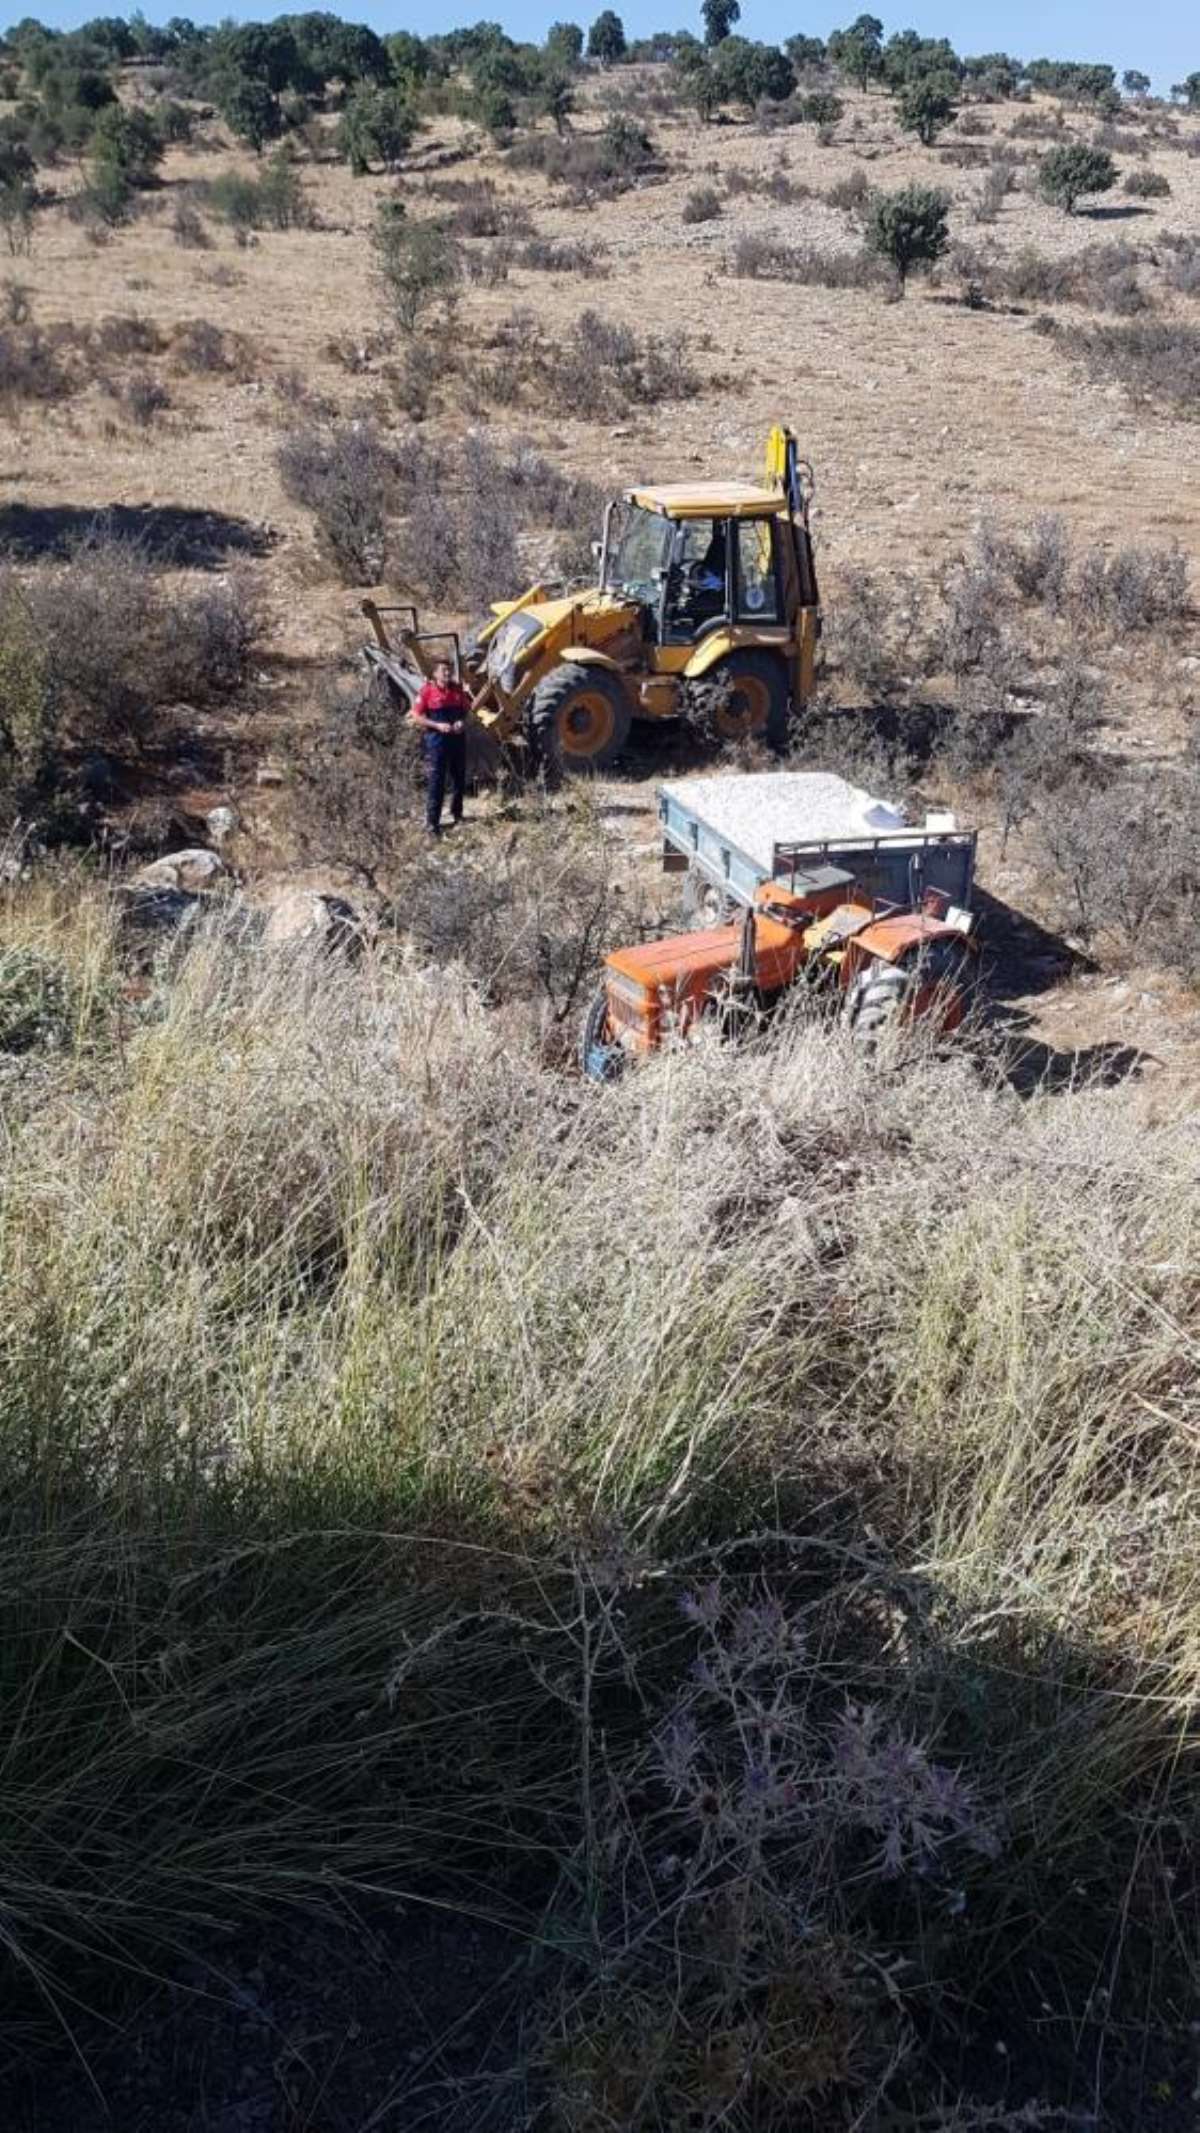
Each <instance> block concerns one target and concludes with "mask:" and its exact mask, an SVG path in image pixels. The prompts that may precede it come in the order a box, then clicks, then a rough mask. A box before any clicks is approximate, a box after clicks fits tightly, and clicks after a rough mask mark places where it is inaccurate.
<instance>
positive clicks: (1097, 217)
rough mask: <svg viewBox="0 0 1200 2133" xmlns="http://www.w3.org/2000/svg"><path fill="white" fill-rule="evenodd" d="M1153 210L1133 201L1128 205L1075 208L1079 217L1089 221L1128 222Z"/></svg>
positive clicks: (1081, 219)
mask: <svg viewBox="0 0 1200 2133" xmlns="http://www.w3.org/2000/svg"><path fill="white" fill-rule="evenodd" d="M1151 212H1152V210H1151V209H1150V208H1148V207H1138V206H1137V205H1135V203H1134V202H1133V201H1130V203H1129V205H1128V206H1127V207H1078V208H1076V210H1075V213H1076V216H1077V218H1078V219H1079V220H1080V221H1087V222H1128V221H1129V220H1130V218H1131V217H1132V216H1134V215H1149V214H1150V213H1151Z"/></svg>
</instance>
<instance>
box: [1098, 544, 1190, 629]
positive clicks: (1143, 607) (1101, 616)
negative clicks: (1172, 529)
mask: <svg viewBox="0 0 1200 2133" xmlns="http://www.w3.org/2000/svg"><path fill="white" fill-rule="evenodd" d="M1071 598H1072V602H1073V604H1074V607H1075V609H1076V611H1077V612H1078V614H1079V616H1080V617H1081V619H1082V620H1083V621H1084V622H1086V623H1088V624H1090V625H1094V626H1098V627H1100V628H1106V629H1110V630H1112V631H1114V632H1117V633H1120V634H1122V635H1124V634H1126V633H1128V632H1131V631H1135V630H1154V629H1161V628H1163V627H1166V628H1169V627H1170V626H1171V624H1172V623H1175V622H1179V621H1181V620H1182V618H1183V617H1184V616H1185V615H1186V614H1187V612H1188V559H1187V557H1186V555H1185V554H1184V552H1183V550H1182V549H1181V548H1119V549H1118V550H1117V551H1116V553H1115V554H1114V555H1107V554H1106V553H1105V551H1104V550H1103V549H1102V548H1090V549H1089V550H1088V551H1087V553H1086V554H1085V555H1084V556H1082V557H1081V558H1080V561H1079V565H1078V567H1077V569H1076V572H1075V576H1074V580H1073V583H1072V587H1071Z"/></svg>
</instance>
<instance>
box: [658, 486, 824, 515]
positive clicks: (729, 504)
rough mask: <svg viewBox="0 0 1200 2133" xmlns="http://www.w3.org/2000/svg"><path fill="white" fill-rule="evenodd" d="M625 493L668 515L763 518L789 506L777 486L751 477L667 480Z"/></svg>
mask: <svg viewBox="0 0 1200 2133" xmlns="http://www.w3.org/2000/svg"><path fill="white" fill-rule="evenodd" d="M626 493H627V494H628V497H629V499H630V502H631V503H635V504H640V505H641V506H642V508H643V510H645V511H664V512H665V513H666V515H667V517H668V518H761V517H762V516H763V514H764V512H775V511H786V509H787V500H786V498H785V497H784V496H782V495H781V493H780V491H779V490H778V489H757V488H755V486H754V484H753V482H749V481H665V482H659V483H657V484H656V485H655V487H654V488H652V489H630V490H628V491H627V492H626Z"/></svg>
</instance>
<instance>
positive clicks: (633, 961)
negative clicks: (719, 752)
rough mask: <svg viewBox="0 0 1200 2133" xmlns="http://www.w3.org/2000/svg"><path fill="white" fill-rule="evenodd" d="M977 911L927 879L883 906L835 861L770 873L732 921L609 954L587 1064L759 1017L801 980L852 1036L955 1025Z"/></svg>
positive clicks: (586, 1038)
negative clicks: (781, 875)
mask: <svg viewBox="0 0 1200 2133" xmlns="http://www.w3.org/2000/svg"><path fill="white" fill-rule="evenodd" d="M971 924H972V921H971V918H970V914H969V913H968V912H966V911H964V910H962V909H960V908H959V907H957V906H956V905H954V904H953V903H951V901H950V898H949V897H948V896H947V895H946V894H945V892H944V891H942V890H939V889H936V888H929V889H927V890H926V892H925V894H924V896H923V898H922V901H921V904H920V906H919V907H918V908H915V909H907V910H906V909H902V908H897V907H895V906H888V905H883V906H881V905H880V904H879V902H878V901H877V900H872V899H871V898H870V897H868V896H867V895H865V894H864V892H862V891H861V890H859V889H857V888H856V886H855V882H854V877H853V875H851V874H849V873H847V872H846V871H845V870H844V869H843V868H841V867H836V866H812V867H809V868H807V869H806V870H805V871H803V872H800V871H798V870H797V869H793V870H792V872H791V874H790V876H789V878H787V879H780V880H771V881H765V882H762V883H761V884H760V886H759V887H758V889H757V890H756V891H755V893H754V899H753V902H752V903H751V904H750V905H749V907H748V908H747V910H746V912H745V915H744V917H743V918H742V919H741V920H740V921H735V922H734V923H733V924H732V925H725V926H710V927H707V928H705V929H704V930H703V931H701V932H698V933H682V934H675V935H673V936H672V937H671V938H670V939H667V940H660V941H649V942H647V943H646V944H645V945H644V946H641V947H638V948H619V949H617V950H615V951H614V953H613V954H611V955H609V956H608V957H606V959H605V971H604V982H603V984H602V986H601V988H600V990H599V991H598V992H597V994H596V996H595V998H594V999H593V1001H592V1003H591V1006H590V1008H589V1010H588V1013H587V1017H586V1020H585V1023H584V1030H583V1040H582V1061H581V1063H582V1066H583V1071H584V1073H585V1074H586V1075H587V1076H588V1077H589V1079H591V1080H593V1081H607V1080H611V1079H612V1078H613V1077H614V1076H615V1075H616V1074H617V1073H619V1072H620V1071H621V1069H622V1068H623V1067H624V1066H626V1065H627V1064H629V1063H630V1062H631V1061H633V1060H635V1059H638V1058H642V1057H644V1056H645V1055H647V1054H648V1053H650V1052H654V1051H657V1050H659V1048H660V1047H661V1046H662V1045H664V1044H666V1043H668V1042H670V1041H672V1040H675V1041H686V1040H687V1039H688V1038H689V1037H692V1036H694V1035H695V1033H696V1032H697V1031H698V1029H699V1028H700V1027H701V1025H702V1024H704V1023H706V1022H707V1023H711V1022H713V1021H715V1022H716V1023H717V1025H718V1027H719V1028H720V1029H721V1030H722V1031H724V1032H725V1033H726V1034H729V1035H738V1034H740V1033H741V1032H742V1031H743V1030H746V1029H749V1028H753V1027H756V1026H758V1025H759V1024H760V1022H761V1020H762V1019H763V1018H764V1017H765V1016H766V1015H768V1014H769V1013H770V1012H771V1011H772V1010H773V1009H774V1008H775V1007H776V1006H777V1005H778V1004H779V1002H780V1001H781V1000H783V999H784V998H785V997H786V996H787V995H788V994H789V993H791V992H793V991H794V990H795V989H796V987H797V986H800V985H804V986H806V987H809V988H811V989H812V991H813V993H814V994H815V996H816V997H817V998H819V999H823V1000H825V1001H827V1002H830V1003H833V1004H834V1005H836V1006H837V1007H838V1008H839V1009H840V1013H841V1019H842V1021H843V1023H844V1024H845V1026H846V1027H847V1028H848V1029H849V1031H850V1033H851V1035H852V1037H853V1038H854V1040H855V1042H856V1043H858V1044H860V1045H862V1046H863V1047H865V1048H871V1047H873V1046H874V1045H875V1044H877V1043H878V1041H879V1039H880V1037H881V1036H882V1035H883V1033H884V1031H885V1029H887V1028H888V1027H889V1026H892V1025H895V1024H897V1023H903V1022H910V1021H914V1020H916V1019H918V1018H924V1019H927V1020H929V1021H930V1022H931V1023H932V1025H933V1026H934V1027H935V1028H936V1029H938V1030H939V1031H949V1030H952V1029H955V1028H957V1027H958V1025H959V1023H960V1022H961V1021H962V1019H963V1016H964V1014H965V1012H966V1009H967V1005H968V1001H969V997H970V992H971V981H972V977H973V972H974V964H975V955H976V950H975V942H974V941H973V939H972V937H971Z"/></svg>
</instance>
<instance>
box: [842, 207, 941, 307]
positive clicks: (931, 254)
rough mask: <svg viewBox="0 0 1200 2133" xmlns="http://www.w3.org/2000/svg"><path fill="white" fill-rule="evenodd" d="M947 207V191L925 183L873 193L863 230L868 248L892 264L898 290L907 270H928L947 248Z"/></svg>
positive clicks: (911, 271)
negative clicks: (895, 190)
mask: <svg viewBox="0 0 1200 2133" xmlns="http://www.w3.org/2000/svg"><path fill="white" fill-rule="evenodd" d="M949 211H950V195H949V193H944V192H939V191H938V190H937V189H936V187H934V186H928V185H906V186H903V187H902V188H901V190H900V191H899V192H895V193H876V194H875V195H874V196H873V198H872V200H871V201H870V204H869V206H868V211H867V219H866V227H865V230H864V233H863V234H864V241H865V243H866V246H867V250H868V251H870V252H874V253H875V254H876V256H877V257H878V258H880V259H884V260H886V261H887V263H888V265H889V266H892V267H894V268H895V270H896V275H897V279H898V280H899V283H900V288H901V292H903V290H904V288H905V286H906V285H907V282H908V277H909V275H910V274H913V273H927V272H928V271H929V269H930V267H932V266H934V265H935V264H936V262H937V261H938V260H939V259H940V258H941V257H942V254H943V253H944V252H945V250H946V249H947V246H948V245H949V242H950V233H949V231H948V229H947V227H946V217H947V215H948V214H949Z"/></svg>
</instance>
